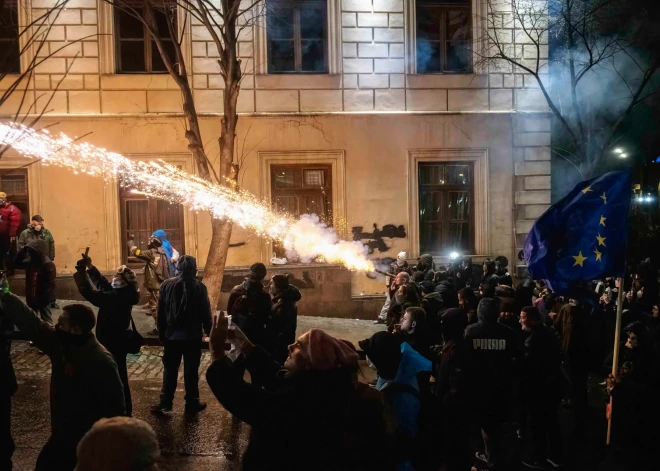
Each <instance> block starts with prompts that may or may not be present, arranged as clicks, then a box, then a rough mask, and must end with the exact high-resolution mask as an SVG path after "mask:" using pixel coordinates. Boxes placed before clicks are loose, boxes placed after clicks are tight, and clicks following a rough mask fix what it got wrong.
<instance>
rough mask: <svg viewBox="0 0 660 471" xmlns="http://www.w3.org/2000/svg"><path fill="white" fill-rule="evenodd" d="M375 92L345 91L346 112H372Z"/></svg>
mask: <svg viewBox="0 0 660 471" xmlns="http://www.w3.org/2000/svg"><path fill="white" fill-rule="evenodd" d="M373 109H374V91H373V90H344V111H372V110H373Z"/></svg>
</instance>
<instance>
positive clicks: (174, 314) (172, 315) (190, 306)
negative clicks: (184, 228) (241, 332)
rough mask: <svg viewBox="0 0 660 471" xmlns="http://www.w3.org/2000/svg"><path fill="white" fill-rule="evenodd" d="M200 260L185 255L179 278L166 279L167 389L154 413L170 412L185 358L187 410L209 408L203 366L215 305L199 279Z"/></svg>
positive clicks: (162, 332)
mask: <svg viewBox="0 0 660 471" xmlns="http://www.w3.org/2000/svg"><path fill="white" fill-rule="evenodd" d="M196 275H197V260H195V257H191V256H190V255H184V256H182V257H181V258H180V259H179V263H178V264H177V276H175V277H174V278H170V279H168V280H165V281H164V282H163V284H162V285H161V287H160V299H159V301H158V311H159V312H158V335H159V337H160V341H161V343H162V344H163V346H164V348H163V367H164V371H163V388H162V389H161V393H160V402H159V403H158V404H156V405H154V406H153V407H152V408H151V410H152V411H153V412H170V411H171V410H172V403H173V401H174V392H175V391H176V381H177V376H178V375H179V365H181V358H183V382H184V386H185V388H186V395H185V397H184V399H185V401H186V406H185V411H186V413H187V414H196V413H197V412H200V411H202V410H204V409H206V403H204V402H201V401H200V400H199V384H198V383H199V364H200V361H201V358H202V331H204V332H205V333H206V335H209V334H210V333H211V303H210V302H209V295H208V292H207V290H206V286H204V284H203V283H202V282H201V281H199V280H197V278H196Z"/></svg>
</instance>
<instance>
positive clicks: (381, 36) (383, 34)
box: [374, 28, 403, 43]
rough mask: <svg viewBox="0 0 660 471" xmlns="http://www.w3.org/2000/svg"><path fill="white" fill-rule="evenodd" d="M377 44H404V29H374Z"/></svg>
mask: <svg viewBox="0 0 660 471" xmlns="http://www.w3.org/2000/svg"><path fill="white" fill-rule="evenodd" d="M374 41H376V42H390V43H396V42H403V28H374Z"/></svg>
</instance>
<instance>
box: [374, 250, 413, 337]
mask: <svg viewBox="0 0 660 471" xmlns="http://www.w3.org/2000/svg"><path fill="white" fill-rule="evenodd" d="M406 257H407V254H406V252H399V253H398V254H397V256H396V260H395V261H393V262H392V263H391V264H390V270H389V273H391V274H393V275H395V276H394V277H391V276H386V277H385V286H386V287H387V291H386V292H385V296H386V297H385V304H383V307H382V309H381V310H380V314H379V315H378V319H376V320H375V321H374V324H384V323H385V319H386V317H387V310H388V309H389V307H390V303H391V302H392V298H390V291H391V289H392V283H393V282H394V280H395V278H396V276H397V275H398V274H399V273H406V274H408V275H410V274H411V273H412V270H411V269H410V267H409V266H408V262H407V261H406ZM405 281H406V282H407V281H408V280H405Z"/></svg>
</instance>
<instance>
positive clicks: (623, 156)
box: [619, 154, 628, 159]
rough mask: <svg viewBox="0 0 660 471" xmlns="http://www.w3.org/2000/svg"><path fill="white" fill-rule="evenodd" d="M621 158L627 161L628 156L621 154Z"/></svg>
mask: <svg viewBox="0 0 660 471" xmlns="http://www.w3.org/2000/svg"><path fill="white" fill-rule="evenodd" d="M619 157H621V158H622V159H625V158H626V157H628V154H619Z"/></svg>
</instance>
